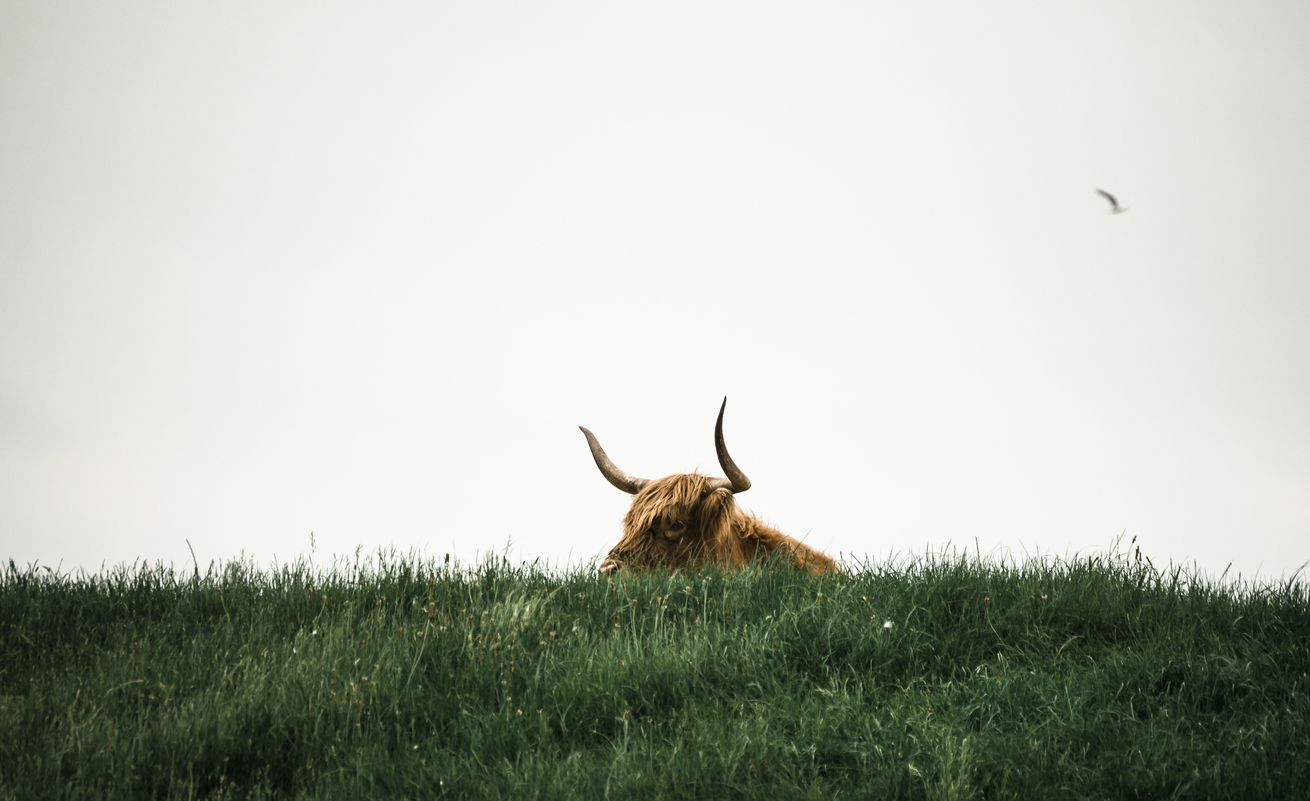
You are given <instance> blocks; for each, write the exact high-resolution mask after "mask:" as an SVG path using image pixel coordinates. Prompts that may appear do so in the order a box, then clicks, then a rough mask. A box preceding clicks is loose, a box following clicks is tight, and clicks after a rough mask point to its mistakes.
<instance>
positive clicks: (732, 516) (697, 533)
mask: <svg viewBox="0 0 1310 801" xmlns="http://www.w3.org/2000/svg"><path fill="white" fill-rule="evenodd" d="M727 405H728V399H727V398H724V399H723V405H722V406H720V407H719V419H718V422H717V423H715V425H714V449H715V451H716V452H717V453H718V456H719V466H720V467H722V468H723V472H724V473H725V474H726V475H727V477H726V478H712V477H710V476H704V475H701V474H700V473H685V474H679V475H672V476H666V477H664V478H661V479H656V480H651V479H645V478H637V477H635V476H630V475H628V474H627V473H625V472H623V471H622V470H620V469H619V468H618V467H617V466H616V465H615V464H614V463H613V462H612V461H610V458H609V457H608V456H606V455H605V451H604V450H603V449H602V448H601V447H600V443H599V442H598V441H597V440H596V437H595V436H594V435H593V434H592V433H591V432H590V431H588V430H587V429H586V428H583V429H582V433H583V434H585V435H586V436H587V444H588V445H590V446H591V455H592V457H594V458H595V460H596V466H597V467H599V468H600V472H601V474H602V475H603V476H605V478H606V479H608V480H609V482H610V483H611V484H613V485H614V486H616V487H618V488H619V489H621V490H623V491H624V492H627V493H629V494H631V495H632V496H633V499H632V506H631V507H630V508H629V509H628V513H627V514H626V515H624V517H623V537H622V539H620V540H619V543H618V544H617V545H615V546H614V548H613V549H612V550H611V551H610V552H609V555H608V556H606V557H605V560H604V561H603V562H601V565H600V570H601V572H602V573H610V572H613V571H615V570H618V569H620V568H631V569H638V570H640V569H643V568H646V567H651V566H654V565H657V564H658V565H664V566H666V567H669V568H677V567H682V566H685V565H687V564H689V563H690V564H703V563H708V562H718V563H721V564H723V565H725V566H728V567H742V566H743V565H745V564H746V563H748V562H749V561H750V560H751V559H753V558H755V556H757V555H759V554H762V553H768V552H771V551H774V550H778V549H784V550H786V552H787V553H789V554H790V555H791V557H792V558H793V559H794V560H796V561H797V562H800V563H802V564H804V565H806V566H807V567H809V568H810V569H812V570H815V572H821V571H822V570H834V569H836V563H835V562H833V561H832V560H831V559H829V558H828V557H826V556H824V555H823V554H821V553H819V552H818V551H814V550H813V549H811V548H809V547H808V546H806V545H804V544H802V543H800V542H797V541H796V540H794V539H792V538H791V537H788V536H786V535H785V534H782V533H781V532H778V531H776V530H774V529H772V528H770V527H768V526H766V525H765V524H763V523H761V522H760V521H759V520H758V519H756V518H755V517H753V516H751V515H748V514H745V513H744V512H742V511H740V510H739V509H738V508H737V504H736V502H735V501H734V500H733V495H734V494H736V493H738V492H745V491H746V490H748V489H750V486H751V482H750V479H749V478H747V477H746V474H745V473H743V472H741V469H740V468H738V467H737V465H736V464H735V463H734V462H733V461H732V457H731V456H729V455H728V447H727V445H725V444H724V442H723V411H724V409H725V408H727Z"/></svg>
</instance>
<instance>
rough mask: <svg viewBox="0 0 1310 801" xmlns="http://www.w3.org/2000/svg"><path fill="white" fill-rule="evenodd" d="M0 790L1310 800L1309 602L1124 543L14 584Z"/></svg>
mask: <svg viewBox="0 0 1310 801" xmlns="http://www.w3.org/2000/svg"><path fill="white" fill-rule="evenodd" d="M0 637H2V638H3V639H2V649H0V798H7V799H9V798H12V799H38V798H266V797H267V798H300V797H323V798H393V797H394V798H506V799H509V798H513V799H520V798H524V799H528V798H602V797H604V798H641V799H651V798H684V797H685V798H692V797H696V798H714V799H719V798H815V799H817V798H927V799H966V798H977V799H984V798H985V799H999V798H1019V799H1041V798H1059V799H1074V798H1147V799H1165V798H1223V799H1234V798H1298V797H1300V798H1305V797H1310V678H1308V677H1307V674H1308V673H1310V600H1308V598H1307V588H1306V585H1305V584H1304V583H1303V582H1302V580H1301V579H1299V578H1298V579H1294V580H1288V581H1284V582H1282V583H1281V584H1277V585H1273V586H1265V587H1253V586H1248V585H1242V586H1236V587H1234V586H1228V585H1221V584H1218V583H1215V582H1213V581H1210V580H1206V579H1203V578H1200V577H1197V576H1196V575H1193V574H1189V573H1187V572H1185V571H1182V570H1177V569H1172V568H1171V569H1169V570H1164V571H1158V570H1156V569H1154V568H1152V567H1151V566H1150V565H1149V564H1146V563H1142V564H1138V563H1136V562H1135V561H1132V560H1129V559H1126V558H1124V557H1123V556H1121V555H1109V556H1098V557H1091V558H1087V557H1081V558H1071V559H1064V560H1061V559H1041V560H1033V561H1030V562H1027V563H1024V564H1010V565H1006V564H995V563H991V562H988V561H986V560H980V559H977V558H970V557H965V556H960V555H957V556H954V557H938V558H932V557H929V558H922V559H907V560H901V561H899V562H897V563H895V564H891V565H883V566H871V567H869V568H867V569H864V570H859V571H856V572H854V573H852V574H850V575H845V576H835V577H821V578H816V577H811V576H805V575H800V574H798V573H796V572H794V571H792V570H788V569H784V568H783V567H780V566H774V567H773V568H772V569H769V568H765V569H760V570H756V571H754V572H750V573H746V574H741V575H724V574H722V573H720V572H718V571H715V570H705V571H702V572H695V573H690V574H688V573H680V574H676V575H672V576H669V575H667V574H665V575H662V576H660V575H652V576H644V577H642V576H622V577H620V578H617V579H615V580H614V581H612V582H611V581H608V580H606V579H604V578H599V577H597V576H596V575H595V574H594V573H592V572H589V571H583V570H578V571H574V572H571V573H567V574H564V575H560V574H558V573H552V572H549V571H542V570H537V569H535V568H533V567H531V566H519V567H511V566H508V565H506V564H505V563H504V562H503V560H496V561H489V562H486V563H483V564H479V565H475V566H464V565H453V564H452V565H448V564H445V563H443V562H442V561H441V560H433V561H428V560H423V559H418V558H400V557H395V556H387V555H379V556H378V557H374V558H372V559H369V560H366V561H365V562H363V563H359V562H357V563H355V564H350V563H339V564H337V565H334V566H333V567H332V568H330V569H327V570H315V569H313V568H311V567H310V566H309V565H308V564H307V563H300V564H296V565H293V566H289V567H285V568H282V569H277V570H273V571H260V570H257V569H255V568H253V567H251V566H250V565H247V564H243V563H239V562H237V563H230V564H227V565H224V566H221V567H218V568H213V569H211V570H210V571H209V572H208V574H207V575H202V574H200V573H199V572H198V571H197V572H191V571H185V572H181V573H175V572H173V571H172V570H170V569H165V568H149V567H135V568H124V569H119V570H114V571H110V572H108V573H104V574H101V575H98V576H94V577H87V576H82V577H60V576H58V575H55V574H52V573H50V572H48V571H44V570H38V569H31V568H29V569H26V570H23V569H18V568H15V567H12V566H11V567H9V568H8V570H7V572H6V573H5V575H4V577H3V579H2V580H0Z"/></svg>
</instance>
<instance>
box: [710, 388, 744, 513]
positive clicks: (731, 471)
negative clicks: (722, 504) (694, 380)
mask: <svg viewBox="0 0 1310 801" xmlns="http://www.w3.org/2000/svg"><path fill="white" fill-rule="evenodd" d="M726 408H728V398H727V396H726V395H725V396H724V398H723V405H722V406H720V407H719V421H718V422H717V423H715V424H714V450H715V451H717V452H718V454H719V467H722V468H723V472H725V473H727V474H728V477H727V478H716V479H714V480H713V481H711V482H710V489H719V488H720V487H725V488H727V489H730V490H732V491H733V493H734V494H735V493H738V492H745V491H746V490H748V489H750V488H751V480H750V479H749V478H746V474H745V473H743V472H741V468H739V467H737V465H736V463H735V462H733V461H732V457H731V456H729V455H728V446H727V445H725V444H724V442H723V410H724V409H726Z"/></svg>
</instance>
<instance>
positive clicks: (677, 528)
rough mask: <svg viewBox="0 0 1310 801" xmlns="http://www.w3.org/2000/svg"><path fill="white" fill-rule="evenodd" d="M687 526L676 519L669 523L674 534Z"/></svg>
mask: <svg viewBox="0 0 1310 801" xmlns="http://www.w3.org/2000/svg"><path fill="white" fill-rule="evenodd" d="M686 528H687V526H686V524H684V523H683V522H682V521H681V520H674V521H673V522H672V523H670V524H669V531H672V532H673V533H674V534H681V533H682V532H683V531H684V530H685V529H686Z"/></svg>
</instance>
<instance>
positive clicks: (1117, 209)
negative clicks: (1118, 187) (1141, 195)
mask: <svg viewBox="0 0 1310 801" xmlns="http://www.w3.org/2000/svg"><path fill="white" fill-rule="evenodd" d="M1096 193H1097V194H1098V195H1100V196H1101V197H1103V198H1105V199H1106V200H1108V201H1110V213H1111V214H1122V213H1124V212H1125V211H1128V207H1127V206H1120V205H1119V201H1117V200H1115V199H1114V195H1112V194H1110V193H1109V192H1107V191H1105V190H1104V189H1098V190H1096Z"/></svg>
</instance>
